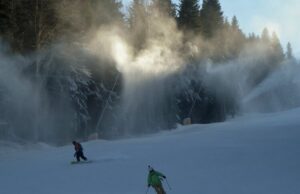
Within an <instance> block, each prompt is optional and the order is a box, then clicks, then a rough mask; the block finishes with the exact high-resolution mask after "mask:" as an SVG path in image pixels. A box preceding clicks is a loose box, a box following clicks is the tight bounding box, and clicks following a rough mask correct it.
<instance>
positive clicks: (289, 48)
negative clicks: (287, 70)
mask: <svg viewBox="0 0 300 194" xmlns="http://www.w3.org/2000/svg"><path fill="white" fill-rule="evenodd" d="M286 58H287V59H288V60H293V59H295V57H294V54H293V49H292V45H291V43H290V42H288V44H287V46H286Z"/></svg>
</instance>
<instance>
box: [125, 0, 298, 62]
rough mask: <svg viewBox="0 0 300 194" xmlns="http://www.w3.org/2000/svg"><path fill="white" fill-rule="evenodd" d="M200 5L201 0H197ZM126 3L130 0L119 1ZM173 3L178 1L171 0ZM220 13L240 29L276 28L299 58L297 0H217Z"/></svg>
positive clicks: (246, 30) (272, 29)
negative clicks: (218, 0) (233, 21)
mask: <svg viewBox="0 0 300 194" xmlns="http://www.w3.org/2000/svg"><path fill="white" fill-rule="evenodd" d="M199 1H200V4H202V0H199ZM123 2H124V5H128V2H131V0H123ZM173 2H174V3H177V4H178V2H179V0H173ZM220 3H221V6H222V10H223V12H224V16H225V17H228V19H229V20H231V18H232V16H233V15H236V16H237V18H238V20H239V24H240V27H241V29H242V30H243V31H244V32H245V33H246V34H249V33H251V32H254V33H256V34H258V35H260V34H261V32H262V30H263V28H264V27H268V28H269V30H270V31H276V33H277V34H278V36H279V38H280V40H281V42H282V46H283V48H284V49H286V44H287V42H288V41H290V42H291V44H292V47H293V50H294V55H295V56H297V57H298V58H299V57H300V21H299V20H300V0H220Z"/></svg>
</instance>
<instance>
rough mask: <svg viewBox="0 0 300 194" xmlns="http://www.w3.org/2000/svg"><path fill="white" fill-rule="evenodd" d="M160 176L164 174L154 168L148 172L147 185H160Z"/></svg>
mask: <svg viewBox="0 0 300 194" xmlns="http://www.w3.org/2000/svg"><path fill="white" fill-rule="evenodd" d="M161 177H165V175H164V174H162V173H160V172H157V171H155V170H151V171H150V172H149V174H148V185H151V186H160V185H161Z"/></svg>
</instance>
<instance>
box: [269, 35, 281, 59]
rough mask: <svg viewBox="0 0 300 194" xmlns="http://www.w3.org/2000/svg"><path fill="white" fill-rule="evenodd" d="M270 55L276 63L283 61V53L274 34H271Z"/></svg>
mask: <svg viewBox="0 0 300 194" xmlns="http://www.w3.org/2000/svg"><path fill="white" fill-rule="evenodd" d="M271 46H272V55H273V57H274V60H275V62H276V63H281V62H282V61H283V59H284V52H283V48H282V45H281V43H280V40H279V38H278V36H277V34H276V33H275V32H273V33H272V39H271Z"/></svg>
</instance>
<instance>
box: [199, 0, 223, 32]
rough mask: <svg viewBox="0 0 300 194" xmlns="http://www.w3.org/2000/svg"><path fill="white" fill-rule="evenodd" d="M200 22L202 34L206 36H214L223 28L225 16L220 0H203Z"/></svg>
mask: <svg viewBox="0 0 300 194" xmlns="http://www.w3.org/2000/svg"><path fill="white" fill-rule="evenodd" d="M200 22H201V32H202V35H203V36H204V37H206V38H212V37H213V36H215V35H216V33H217V32H218V31H220V30H221V29H222V28H223V24H224V17H223V12H222V10H221V5H220V2H219V0H203V4H202V9H201V11H200Z"/></svg>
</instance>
